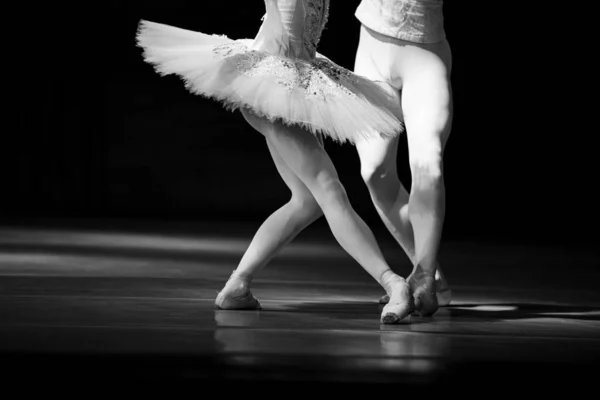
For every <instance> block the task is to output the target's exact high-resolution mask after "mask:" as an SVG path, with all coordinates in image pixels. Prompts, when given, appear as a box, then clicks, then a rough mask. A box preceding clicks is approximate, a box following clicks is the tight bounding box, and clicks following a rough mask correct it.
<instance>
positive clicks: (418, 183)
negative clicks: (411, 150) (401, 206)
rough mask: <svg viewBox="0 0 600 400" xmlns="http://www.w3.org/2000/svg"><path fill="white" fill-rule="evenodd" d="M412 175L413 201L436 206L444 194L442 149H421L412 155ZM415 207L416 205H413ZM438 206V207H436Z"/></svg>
mask: <svg viewBox="0 0 600 400" xmlns="http://www.w3.org/2000/svg"><path fill="white" fill-rule="evenodd" d="M410 168H411V175H412V188H411V200H416V202H415V201H411V203H412V204H413V205H415V203H419V204H421V205H423V206H425V207H426V208H431V207H436V205H437V203H438V200H440V196H441V195H443V190H444V177H443V163H442V154H441V151H439V150H435V149H432V150H431V151H420V152H419V153H417V154H415V155H413V156H411V160H410ZM412 208H414V207H412ZM436 208H437V207H436Z"/></svg>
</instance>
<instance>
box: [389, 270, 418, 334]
mask: <svg viewBox="0 0 600 400" xmlns="http://www.w3.org/2000/svg"><path fill="white" fill-rule="evenodd" d="M391 292H392V293H391V296H389V297H390V301H389V302H388V304H386V305H385V307H383V311H382V312H381V323H382V324H397V323H399V322H401V321H402V320H404V319H405V318H406V320H405V321H402V322H410V316H411V313H412V312H413V309H414V301H413V296H412V295H411V290H410V286H409V284H408V283H407V282H406V281H405V280H404V279H402V278H399V279H398V280H397V281H396V282H394V283H393V284H392V288H391Z"/></svg>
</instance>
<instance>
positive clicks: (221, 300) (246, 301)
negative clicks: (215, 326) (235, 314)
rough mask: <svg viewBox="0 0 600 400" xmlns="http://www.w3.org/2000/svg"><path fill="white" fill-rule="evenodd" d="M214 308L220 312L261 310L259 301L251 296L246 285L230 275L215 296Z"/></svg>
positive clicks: (238, 278)
mask: <svg viewBox="0 0 600 400" xmlns="http://www.w3.org/2000/svg"><path fill="white" fill-rule="evenodd" d="M215 306H216V307H217V308H218V309H220V310H261V309H262V307H261V305H260V301H258V299H257V298H256V297H254V296H253V295H252V292H251V291H250V288H249V287H248V283H247V282H246V281H245V280H244V279H243V278H240V277H239V276H237V275H234V274H232V275H231V277H230V278H229V280H228V281H227V283H226V284H225V287H224V288H223V290H221V292H220V293H219V294H218V295H217V298H216V299H215Z"/></svg>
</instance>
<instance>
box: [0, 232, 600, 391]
mask: <svg viewBox="0 0 600 400" xmlns="http://www.w3.org/2000/svg"><path fill="white" fill-rule="evenodd" d="M249 239H250V237H247V238H242V239H233V238H227V237H219V236H211V235H210V234H205V235H174V234H169V235H166V234H163V235H160V234H140V233H123V232H120V233H117V232H95V231H83V230H80V231H77V230H48V229H46V230H43V229H4V230H1V231H0V315H1V318H0V352H1V354H2V358H3V359H4V360H5V365H11V368H10V374H9V375H5V376H11V377H12V378H13V379H40V378H42V377H46V378H48V377H52V378H56V379H58V377H59V376H60V377H64V376H69V377H77V379H78V380H84V381H94V382H95V381H96V380H98V379H101V380H103V381H105V380H110V381H111V382H116V381H129V382H131V381H144V382H153V383H156V382H163V383H164V382H175V381H176V382H188V383H193V384H196V383H201V384H203V385H204V387H214V388H223V387H227V386H223V385H230V384H234V385H235V384H236V383H242V384H243V385H244V386H243V387H244V388H255V387H258V386H260V385H263V387H269V388H275V387H276V385H277V384H281V385H289V384H290V383H294V382H300V383H302V384H301V385H295V386H294V388H295V389H293V390H302V389H303V388H304V389H306V388H309V387H314V385H321V386H326V385H329V387H331V388H332V389H334V390H337V391H338V392H340V391H341V390H348V391H349V393H350V392H351V391H352V390H355V389H354V388H356V387H358V386H360V385H362V386H361V387H370V386H368V385H369V384H378V385H379V386H376V387H377V388H380V387H384V386H383V385H386V384H392V385H396V387H402V388H403V389H409V388H416V389H419V388H423V387H427V388H437V389H440V390H449V389H450V388H456V389H461V388H463V389H464V387H465V385H467V386H469V387H471V385H473V384H474V382H477V383H479V384H484V383H485V384H494V385H498V384H500V385H499V386H500V387H504V388H505V389H507V390H514V388H515V387H517V386H518V385H519V384H526V383H529V384H533V385H545V387H547V388H550V387H556V386H557V385H559V384H564V385H571V389H572V390H583V388H584V386H585V385H587V384H591V383H593V381H589V380H588V379H589V376H593V375H591V374H592V373H593V371H595V370H597V368H598V356H599V355H600V335H599V334H598V333H599V332H600V330H599V328H600V292H599V291H598V290H597V282H600V280H599V278H600V270H598V268H597V258H596V257H594V254H593V253H591V252H584V251H581V252H577V253H568V252H565V251H563V250H560V249H551V248H550V249H543V248H526V247H508V246H489V245H487V246H486V245H482V244H477V243H448V244H445V247H444V252H443V254H442V260H443V265H444V267H445V270H446V274H447V275H448V279H449V280H450V283H451V285H452V288H453V292H454V297H453V301H452V304H451V305H450V307H445V308H442V309H440V311H439V312H438V313H437V314H435V316H434V317H430V318H419V317H413V318H412V321H411V323H410V324H407V323H405V324H400V325H393V326H389V325H380V324H379V313H380V310H381V306H380V305H379V304H377V299H378V297H379V296H380V295H381V294H382V291H381V289H380V288H378V286H377V285H376V284H375V283H374V282H372V281H371V278H370V277H369V276H368V275H367V274H366V273H365V272H363V271H362V269H361V268H360V267H359V266H358V265H357V264H356V263H355V262H354V261H353V260H352V259H351V258H350V257H349V256H348V255H346V254H345V253H344V252H343V251H341V249H340V248H339V247H338V246H337V245H336V244H335V243H333V242H332V241H331V240H328V241H327V240H324V241H321V242H314V241H313V242H309V241H303V240H302V239H299V240H298V241H296V242H294V243H293V244H292V245H290V246H289V247H288V248H286V249H285V251H284V252H283V253H282V254H281V255H280V256H279V257H277V258H276V259H275V260H274V261H273V263H272V265H270V266H269V267H268V268H267V269H266V270H265V271H264V273H263V275H261V276H260V277H259V278H258V279H256V281H255V286H254V293H255V294H256V295H257V297H259V298H260V299H261V302H262V304H263V307H264V310H262V311H219V310H215V309H214V306H213V301H214V297H215V295H216V292H217V291H218V290H219V289H220V288H221V286H222V284H223V283H224V281H225V280H226V278H227V276H228V275H229V274H230V272H231V270H232V269H233V268H235V265H236V262H237V260H239V258H240V256H241V254H242V252H243V251H244V249H245V247H246V246H247V244H248V241H249ZM384 252H385V254H386V257H389V259H393V260H397V261H395V262H394V263H393V265H394V268H395V269H397V271H398V272H399V273H401V274H403V275H406V273H407V271H409V266H408V262H407V261H405V260H404V258H403V257H402V255H401V253H400V252H399V251H398V249H394V248H384ZM567 273H568V274H567ZM539 378H541V379H539ZM431 384H436V385H433V386H432V385H431ZM365 385H366V386H365ZM285 388H286V390H290V387H289V386H285Z"/></svg>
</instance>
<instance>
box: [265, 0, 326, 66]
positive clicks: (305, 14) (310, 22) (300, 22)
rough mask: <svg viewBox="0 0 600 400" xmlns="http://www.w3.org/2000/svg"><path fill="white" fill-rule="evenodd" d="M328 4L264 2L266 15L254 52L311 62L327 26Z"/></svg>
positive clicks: (314, 0) (316, 1)
mask: <svg viewBox="0 0 600 400" xmlns="http://www.w3.org/2000/svg"><path fill="white" fill-rule="evenodd" d="M329 1H330V0H265V7H266V9H267V14H266V15H265V18H264V22H263V25H262V26H261V29H260V31H259V33H258V35H257V37H256V39H255V43H256V45H255V47H254V48H256V49H259V50H263V51H267V52H269V53H272V54H280V55H285V56H287V57H293V58H299V59H305V60H313V59H314V58H315V54H316V51H317V46H318V44H319V41H320V39H321V33H322V32H323V29H324V28H325V25H326V23H327V18H328V13H329Z"/></svg>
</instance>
